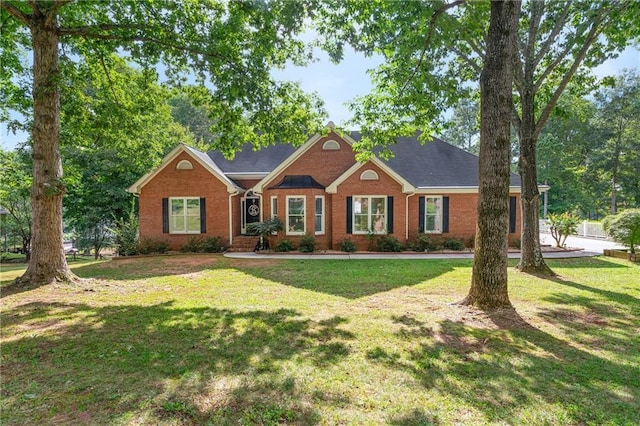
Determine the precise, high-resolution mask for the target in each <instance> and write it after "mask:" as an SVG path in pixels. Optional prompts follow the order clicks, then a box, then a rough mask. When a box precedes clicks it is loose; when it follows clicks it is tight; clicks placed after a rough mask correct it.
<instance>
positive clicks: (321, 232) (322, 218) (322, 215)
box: [313, 195, 327, 235]
mask: <svg viewBox="0 0 640 426" xmlns="http://www.w3.org/2000/svg"><path fill="white" fill-rule="evenodd" d="M317 200H321V202H322V213H320V230H319V231H318V230H316V229H315V227H316V222H315V220H316V219H317V217H318V211H317V210H316V202H317ZM313 209H314V211H313V219H314V221H313V229H314V232H315V234H316V235H324V234H325V212H326V211H327V206H326V204H325V199H324V195H316V196H315V198H314V199H313Z"/></svg>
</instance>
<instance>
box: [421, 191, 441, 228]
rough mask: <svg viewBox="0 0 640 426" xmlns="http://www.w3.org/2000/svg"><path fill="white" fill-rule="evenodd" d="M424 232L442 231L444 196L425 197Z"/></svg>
mask: <svg viewBox="0 0 640 426" xmlns="http://www.w3.org/2000/svg"><path fill="white" fill-rule="evenodd" d="M424 201H425V203H424V207H425V209H424V232H427V233H441V232H442V197H425V200H424Z"/></svg>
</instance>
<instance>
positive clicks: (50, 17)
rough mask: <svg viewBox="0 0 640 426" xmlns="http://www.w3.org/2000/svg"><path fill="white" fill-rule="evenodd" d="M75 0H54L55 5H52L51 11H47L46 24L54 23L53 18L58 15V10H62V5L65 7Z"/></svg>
mask: <svg viewBox="0 0 640 426" xmlns="http://www.w3.org/2000/svg"><path fill="white" fill-rule="evenodd" d="M72 1H73V0H56V1H54V2H53V6H51V9H49V11H48V12H47V20H46V21H45V24H46V25H51V24H53V20H54V19H55V18H56V16H57V15H58V10H60V8H61V7H63V6H64V5H66V4H69V3H71V2H72Z"/></svg>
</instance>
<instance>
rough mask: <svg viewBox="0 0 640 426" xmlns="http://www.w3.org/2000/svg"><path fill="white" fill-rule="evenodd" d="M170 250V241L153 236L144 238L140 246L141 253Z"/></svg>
mask: <svg viewBox="0 0 640 426" xmlns="http://www.w3.org/2000/svg"><path fill="white" fill-rule="evenodd" d="M169 250H170V246H169V243H168V242H167V241H165V240H155V239H153V238H143V239H142V241H140V245H139V246H138V252H139V253H140V254H155V253H158V254H164V253H166V252H168V251H169Z"/></svg>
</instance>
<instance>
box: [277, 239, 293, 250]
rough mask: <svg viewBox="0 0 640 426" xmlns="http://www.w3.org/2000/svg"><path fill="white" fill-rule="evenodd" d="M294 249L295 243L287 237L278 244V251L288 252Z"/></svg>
mask: <svg viewBox="0 0 640 426" xmlns="http://www.w3.org/2000/svg"><path fill="white" fill-rule="evenodd" d="M292 250H295V246H294V245H293V243H292V242H291V241H289V240H288V239H286V238H283V239H281V240H280V241H278V243H277V244H276V251H277V252H287V251H292Z"/></svg>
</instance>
